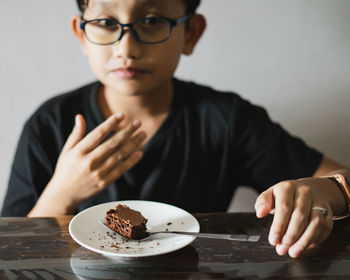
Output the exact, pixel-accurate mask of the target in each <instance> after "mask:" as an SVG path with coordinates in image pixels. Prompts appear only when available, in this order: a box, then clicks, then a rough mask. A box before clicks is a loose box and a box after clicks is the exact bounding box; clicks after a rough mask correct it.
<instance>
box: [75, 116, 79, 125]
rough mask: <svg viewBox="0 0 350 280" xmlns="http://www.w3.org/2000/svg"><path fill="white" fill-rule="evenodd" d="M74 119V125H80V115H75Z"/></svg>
mask: <svg viewBox="0 0 350 280" xmlns="http://www.w3.org/2000/svg"><path fill="white" fill-rule="evenodd" d="M74 121H75V123H74V125H75V126H79V124H80V123H79V117H78V115H76V116H75V119H74Z"/></svg>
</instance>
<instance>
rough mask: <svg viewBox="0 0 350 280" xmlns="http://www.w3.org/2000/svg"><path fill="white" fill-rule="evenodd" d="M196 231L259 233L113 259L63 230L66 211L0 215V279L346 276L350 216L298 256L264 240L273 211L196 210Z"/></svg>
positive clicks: (349, 263)
mask: <svg viewBox="0 0 350 280" xmlns="http://www.w3.org/2000/svg"><path fill="white" fill-rule="evenodd" d="M195 216H196V218H197V219H198V221H199V223H200V225H201V231H202V232H219V233H228V232H230V233H247V234H260V235H261V239H260V240H259V241H258V242H252V243H251V242H234V241H226V240H213V239H200V238H197V239H196V240H195V241H194V242H192V243H191V244H190V245H188V246H187V247H185V248H183V249H181V250H178V251H175V252H172V253H168V254H165V255H160V256H153V257H145V258H115V259H110V258H107V257H105V256H103V255H100V254H97V253H94V252H91V251H89V250H87V249H85V248H82V247H81V246H79V245H78V244H77V243H75V242H74V241H73V240H72V238H71V237H70V235H69V233H68V224H69V221H70V220H71V218H72V217H71V216H64V217H59V218H0V279H55V280H56V279H313V280H314V279H350V219H347V220H343V221H338V222H336V223H335V227H334V231H333V233H332V234H331V236H330V237H329V239H328V240H327V241H326V242H325V243H324V244H323V245H322V246H321V247H319V248H315V249H313V250H310V251H308V252H306V253H305V254H303V256H302V257H300V258H299V259H291V258H289V257H288V256H284V257H280V256H278V255H277V254H276V253H275V250H274V248H273V247H271V246H270V245H269V244H268V242H267V234H268V229H269V226H270V224H271V217H268V218H265V219H262V220H259V219H257V218H256V217H255V215H254V214H253V213H245V214H237V213H211V214H199V215H195Z"/></svg>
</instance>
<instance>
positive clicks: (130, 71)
mask: <svg viewBox="0 0 350 280" xmlns="http://www.w3.org/2000/svg"><path fill="white" fill-rule="evenodd" d="M112 72H113V73H114V74H116V75H117V76H118V77H119V78H121V79H135V78H139V77H141V76H143V75H144V74H146V73H147V71H145V70H143V69H139V68H134V67H120V68H117V69H114V70H113V71H112Z"/></svg>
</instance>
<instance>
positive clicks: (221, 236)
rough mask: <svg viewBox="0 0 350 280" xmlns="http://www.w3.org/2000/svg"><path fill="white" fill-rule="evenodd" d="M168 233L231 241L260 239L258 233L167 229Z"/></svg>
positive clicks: (254, 240)
mask: <svg viewBox="0 0 350 280" xmlns="http://www.w3.org/2000/svg"><path fill="white" fill-rule="evenodd" d="M168 233H174V234H183V235H192V236H196V237H202V238H214V239H224V240H232V241H249V242H257V241H258V240H259V239H260V235H248V234H223V233H201V232H188V231H184V232H183V231H168Z"/></svg>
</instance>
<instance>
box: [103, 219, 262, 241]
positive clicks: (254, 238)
mask: <svg viewBox="0 0 350 280" xmlns="http://www.w3.org/2000/svg"><path fill="white" fill-rule="evenodd" d="M100 223H101V224H103V225H104V226H106V227H108V226H107V225H106V224H105V222H104V221H103V220H100ZM108 229H109V230H111V229H110V228H109V227H108ZM111 231H112V230H111ZM156 234H181V235H191V236H195V237H200V238H214V239H224V240H231V241H248V242H257V241H258V240H259V239H260V235H248V234H224V233H202V232H189V231H155V232H147V236H146V237H145V238H142V239H138V241H143V240H146V239H148V238H150V237H151V236H153V235H156Z"/></svg>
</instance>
